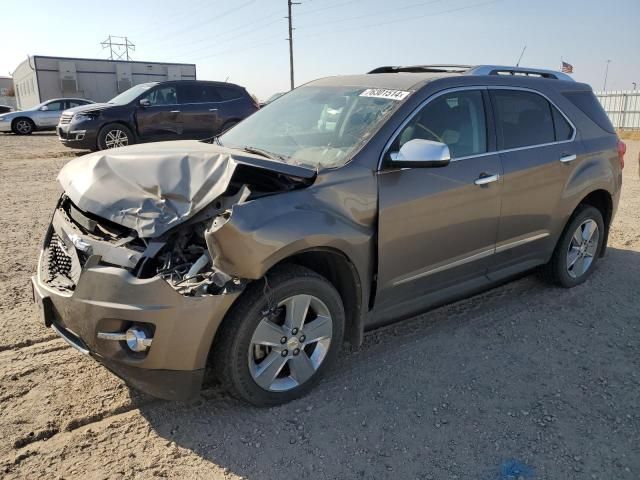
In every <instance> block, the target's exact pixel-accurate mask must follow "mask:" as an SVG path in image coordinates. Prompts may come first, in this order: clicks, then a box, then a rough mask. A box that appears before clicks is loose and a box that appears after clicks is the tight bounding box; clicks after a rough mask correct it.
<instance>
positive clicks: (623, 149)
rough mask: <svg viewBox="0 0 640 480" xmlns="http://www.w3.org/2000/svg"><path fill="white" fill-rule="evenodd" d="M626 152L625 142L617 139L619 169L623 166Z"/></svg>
mask: <svg viewBox="0 0 640 480" xmlns="http://www.w3.org/2000/svg"><path fill="white" fill-rule="evenodd" d="M625 153H627V144H626V143H624V142H623V141H622V140H620V139H618V160H619V161H620V170H622V169H623V168H624V154H625Z"/></svg>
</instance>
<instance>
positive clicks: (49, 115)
mask: <svg viewBox="0 0 640 480" xmlns="http://www.w3.org/2000/svg"><path fill="white" fill-rule="evenodd" d="M92 103H93V102H92V101H91V100H86V99H84V98H54V99H53V100H47V101H46V102H42V103H41V104H40V105H36V106H35V107H33V108H29V109H28V110H19V111H17V112H11V113H5V114H3V115H0V132H13V133H15V134H16V135H30V134H31V133H33V132H36V131H39V130H55V128H56V125H57V124H58V121H59V120H60V115H62V112H63V111H64V110H67V109H69V108H74V107H78V106H82V105H89V104H92Z"/></svg>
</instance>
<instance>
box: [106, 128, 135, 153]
mask: <svg viewBox="0 0 640 480" xmlns="http://www.w3.org/2000/svg"><path fill="white" fill-rule="evenodd" d="M97 143H98V150H108V149H111V148H118V147H126V146H127V145H133V144H134V143H136V142H135V137H134V136H133V132H132V131H131V130H130V129H129V128H128V127H126V126H124V125H122V124H121V123H109V124H107V125H105V126H104V127H102V128H101V129H100V132H99V133H98V142H97Z"/></svg>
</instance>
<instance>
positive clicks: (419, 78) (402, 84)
mask: <svg viewBox="0 0 640 480" xmlns="http://www.w3.org/2000/svg"><path fill="white" fill-rule="evenodd" d="M454 75H455V76H458V75H460V74H459V73H449V72H447V73H422V72H421V73H408V72H399V73H376V74H375V75H372V74H360V75H341V76H337V77H326V78H321V79H319V80H314V81H313V82H309V83H308V85H316V86H328V87H331V86H354V87H367V88H389V89H394V90H416V89H418V88H420V87H422V86H423V85H425V84H426V83H428V82H431V81H433V80H437V79H439V78H445V77H451V76H454Z"/></svg>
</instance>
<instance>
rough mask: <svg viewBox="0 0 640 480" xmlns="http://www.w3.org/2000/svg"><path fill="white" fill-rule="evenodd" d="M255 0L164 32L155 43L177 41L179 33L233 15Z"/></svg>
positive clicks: (249, 0) (254, 0)
mask: <svg viewBox="0 0 640 480" xmlns="http://www.w3.org/2000/svg"><path fill="white" fill-rule="evenodd" d="M255 2H256V0H248V1H246V2H244V3H241V4H240V5H236V6H235V7H232V8H230V9H228V10H224V11H223V12H219V13H217V14H216V15H215V16H213V17H208V18H207V19H206V20H201V21H198V22H196V23H192V24H190V25H187V26H186V27H184V28H181V29H179V30H176V31H173V32H171V31H169V32H163V33H162V34H161V35H159V36H156V37H155V38H158V39H159V40H158V41H157V42H154V43H155V44H158V43H160V44H162V43H166V42H175V41H176V38H175V37H176V36H177V35H181V34H183V33H185V32H191V31H192V30H193V29H194V28H197V27H200V26H202V25H205V24H209V23H211V22H213V21H214V20H218V19H221V18H224V17H226V16H228V15H231V14H232V13H235V12H237V11H238V10H241V9H243V8H245V7H247V6H249V5H251V4H252V3H255ZM151 39H152V40H153V39H154V37H151Z"/></svg>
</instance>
